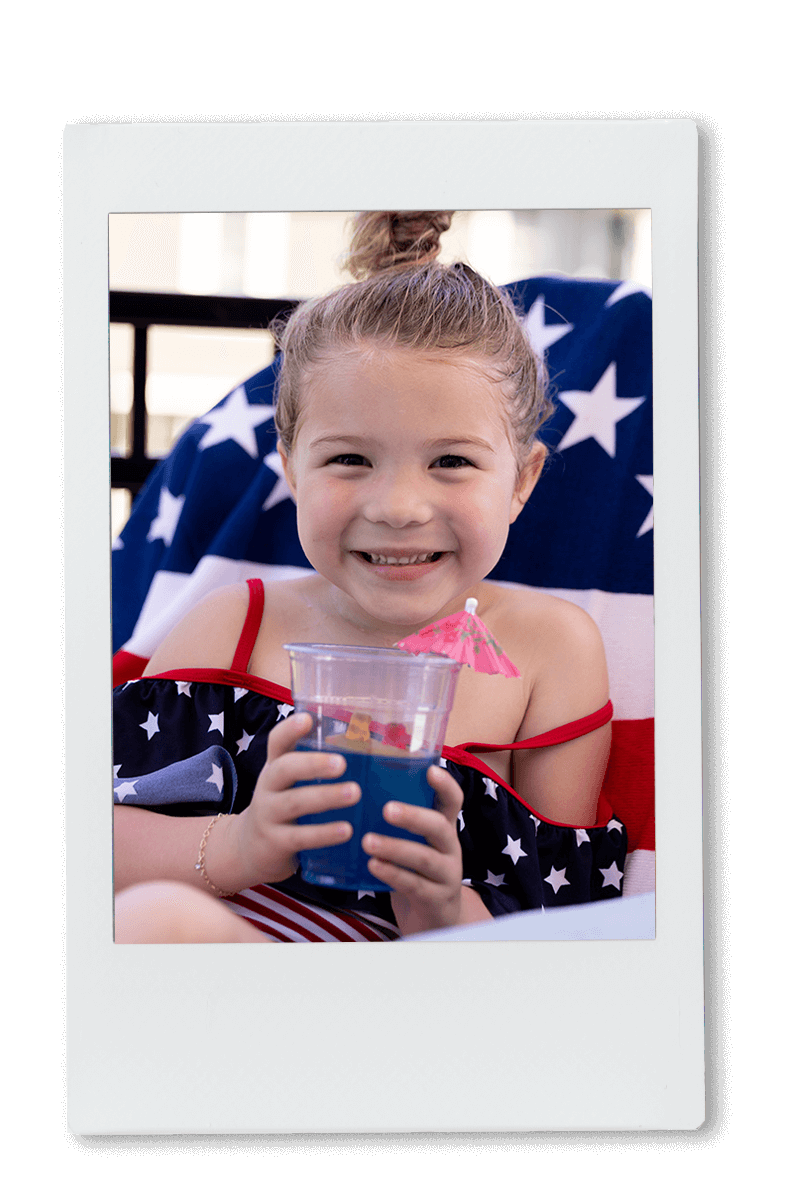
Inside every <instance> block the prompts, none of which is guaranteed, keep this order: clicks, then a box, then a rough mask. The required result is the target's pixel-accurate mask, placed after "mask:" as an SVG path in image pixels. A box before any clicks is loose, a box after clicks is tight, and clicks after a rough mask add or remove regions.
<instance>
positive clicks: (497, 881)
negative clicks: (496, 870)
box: [485, 871, 504, 887]
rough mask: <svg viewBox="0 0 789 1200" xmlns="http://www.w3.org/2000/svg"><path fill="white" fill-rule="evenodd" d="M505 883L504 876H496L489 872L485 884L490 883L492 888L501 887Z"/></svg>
mask: <svg viewBox="0 0 789 1200" xmlns="http://www.w3.org/2000/svg"><path fill="white" fill-rule="evenodd" d="M503 882H504V876H503V875H494V874H493V872H492V871H488V877H487V879H486V880H485V883H489V884H490V885H491V887H501V885H502V884H503Z"/></svg>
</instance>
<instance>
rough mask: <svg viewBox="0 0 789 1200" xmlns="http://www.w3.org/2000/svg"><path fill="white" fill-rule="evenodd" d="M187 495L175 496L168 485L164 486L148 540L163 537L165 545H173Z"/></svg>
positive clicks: (147, 536) (152, 540) (147, 535)
mask: <svg viewBox="0 0 789 1200" xmlns="http://www.w3.org/2000/svg"><path fill="white" fill-rule="evenodd" d="M185 499H186V496H185V495H183V496H174V495H173V494H172V492H169V491H168V490H167V488H166V487H163V488H162V490H161V491H160V492H159V511H158V512H157V514H156V516H155V517H154V519H153V520H152V521H151V524H150V527H149V529H148V532H147V534H146V535H145V536H146V540H147V541H149V542H155V541H156V540H157V538H161V540H162V541H163V542H164V544H165V546H170V545H172V541H173V538H174V536H175V528H176V526H177V524H178V521H179V520H180V517H181V509H182V508H183V506H184V500H185Z"/></svg>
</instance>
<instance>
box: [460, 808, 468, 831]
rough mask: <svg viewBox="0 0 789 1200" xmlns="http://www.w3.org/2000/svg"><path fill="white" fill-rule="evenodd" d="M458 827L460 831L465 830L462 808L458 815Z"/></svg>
mask: <svg viewBox="0 0 789 1200" xmlns="http://www.w3.org/2000/svg"><path fill="white" fill-rule="evenodd" d="M458 825H459V826H460V828H461V829H465V828H466V822H465V820H464V817H463V809H462V808H461V810H460V812H459V813H458Z"/></svg>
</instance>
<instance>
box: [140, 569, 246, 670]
mask: <svg viewBox="0 0 789 1200" xmlns="http://www.w3.org/2000/svg"><path fill="white" fill-rule="evenodd" d="M248 605H249V589H248V588H247V585H246V584H245V583H232V584H229V585H228V586H227V587H221V588H217V589H216V590H215V591H213V592H209V594H208V595H207V596H205V597H204V598H203V599H202V600H201V601H200V602H199V604H197V605H195V607H194V608H193V609H191V610H190V611H189V612H188V613H187V614H186V616H185V617H183V618H182V620H181V621H179V623H178V624H177V625H176V627H175V628H174V629H173V630H172V631H171V632H170V633H169V634H168V635H167V637H166V638H165V639H164V641H163V642H161V643H160V645H159V646H157V648H156V650H155V651H154V653H153V654H152V655H151V658H150V660H149V662H148V665H147V666H146V668H145V672H144V673H145V674H146V675H158V674H161V672H162V671H175V670H178V669H179V668H180V667H185V668H190V667H209V668H220V669H221V668H228V667H229V666H230V665H231V663H232V661H233V654H234V651H235V648H236V645H237V643H238V638H239V635H240V633H241V629H242V627H243V624H244V618H245V617H246V613H247V608H248Z"/></svg>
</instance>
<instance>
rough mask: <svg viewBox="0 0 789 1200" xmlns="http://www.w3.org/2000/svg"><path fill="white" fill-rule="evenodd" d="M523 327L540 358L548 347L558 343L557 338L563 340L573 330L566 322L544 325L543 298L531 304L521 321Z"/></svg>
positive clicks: (539, 297)
mask: <svg viewBox="0 0 789 1200" xmlns="http://www.w3.org/2000/svg"><path fill="white" fill-rule="evenodd" d="M523 326H524V328H525V330H526V332H527V334H528V335H529V341H530V342H531V344H532V346H533V347H534V349H535V350H536V351H537V353H538V354H539V355H540V356H542V354H543V353H544V351H546V350H547V349H548V348H549V346H552V345H553V343H554V342H558V340H559V338H563V337H564V336H565V334H567V333H571V332H572V331H573V329H574V328H575V326H574V325H571V324H570V323H569V321H568V322H565V323H562V322H561V321H559V322H557V323H556V324H554V325H546V324H545V297H544V296H538V297H537V299H536V300H535V301H534V304H532V306H531V308H530V309H529V311H528V312H527V313H526V317H525V319H524V321H523Z"/></svg>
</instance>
